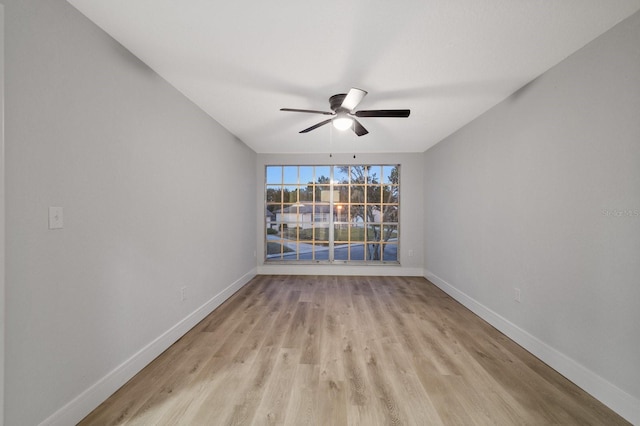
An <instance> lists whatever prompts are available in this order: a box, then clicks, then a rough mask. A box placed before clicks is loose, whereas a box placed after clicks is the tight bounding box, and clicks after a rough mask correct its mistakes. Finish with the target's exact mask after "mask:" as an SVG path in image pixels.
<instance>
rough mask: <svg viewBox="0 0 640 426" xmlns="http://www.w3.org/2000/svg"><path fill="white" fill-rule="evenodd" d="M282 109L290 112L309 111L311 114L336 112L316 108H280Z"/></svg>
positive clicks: (331, 113)
mask: <svg viewBox="0 0 640 426" xmlns="http://www.w3.org/2000/svg"><path fill="white" fill-rule="evenodd" d="M280 111H288V112H308V113H311V114H324V115H333V114H335V113H334V112H329V111H316V110H315V109H297V108H280Z"/></svg>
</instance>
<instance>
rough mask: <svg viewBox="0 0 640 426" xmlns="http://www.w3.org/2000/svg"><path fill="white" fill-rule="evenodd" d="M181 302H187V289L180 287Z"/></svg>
mask: <svg viewBox="0 0 640 426" xmlns="http://www.w3.org/2000/svg"><path fill="white" fill-rule="evenodd" d="M180 300H181V301H183V302H184V301H185V300H187V288H186V287H180Z"/></svg>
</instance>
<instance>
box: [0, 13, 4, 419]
mask: <svg viewBox="0 0 640 426" xmlns="http://www.w3.org/2000/svg"><path fill="white" fill-rule="evenodd" d="M4 257H5V251H4V5H2V4H0V425H2V424H3V419H4V316H5V315H4V301H5V295H4V263H5V261H4Z"/></svg>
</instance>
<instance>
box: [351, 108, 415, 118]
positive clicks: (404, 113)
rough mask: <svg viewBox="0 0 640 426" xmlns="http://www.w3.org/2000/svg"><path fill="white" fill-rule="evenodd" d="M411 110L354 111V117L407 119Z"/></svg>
mask: <svg viewBox="0 0 640 426" xmlns="http://www.w3.org/2000/svg"><path fill="white" fill-rule="evenodd" d="M410 113H411V110H408V109H374V110H369V111H356V112H355V113H354V115H355V116H356V117H399V118H407V117H408V116H409V114H410Z"/></svg>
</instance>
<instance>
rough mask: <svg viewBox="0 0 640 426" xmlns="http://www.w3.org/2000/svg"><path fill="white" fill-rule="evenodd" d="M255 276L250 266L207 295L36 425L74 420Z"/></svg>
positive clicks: (58, 423)
mask: <svg viewBox="0 0 640 426" xmlns="http://www.w3.org/2000/svg"><path fill="white" fill-rule="evenodd" d="M255 276H256V269H255V268H253V269H252V270H251V271H249V272H247V273H246V274H245V275H243V276H242V277H240V278H239V279H237V280H236V281H235V282H233V283H232V284H230V285H229V286H228V287H227V288H225V289H224V290H222V291H221V292H220V293H218V294H217V295H215V296H214V297H212V298H211V299H209V301H207V302H206V303H204V304H203V305H202V306H200V307H199V308H198V309H196V310H195V311H193V312H192V313H191V314H189V315H188V316H187V317H185V318H184V319H183V320H181V321H180V322H178V323H177V324H176V325H174V326H173V327H171V328H170V329H169V330H167V331H166V332H164V333H163V334H162V335H160V336H159V337H158V338H156V339H155V340H154V341H152V342H151V343H149V344H148V345H147V346H145V347H144V348H142V349H140V351H138V352H137V353H136V354H135V355H133V356H132V357H131V358H129V359H128V360H126V361H125V362H123V363H122V364H120V365H119V366H118V367H116V368H115V369H114V370H113V371H111V372H110V373H109V374H107V375H106V376H104V377H103V378H102V379H100V380H98V382H96V383H95V384H93V385H92V386H90V387H89V388H88V389H86V390H85V391H84V392H82V393H81V394H80V395H78V396H77V397H76V398H74V399H73V400H71V401H70V402H69V403H67V404H66V405H65V406H63V407H62V408H60V409H59V410H58V411H56V412H55V413H53V414H52V415H51V416H49V417H48V418H47V419H46V420H44V421H43V422H42V423H40V426H49V425H52V426H53V425H71V424H77V423H78V422H79V421H80V420H82V419H83V418H84V417H86V416H87V415H88V414H89V413H90V412H91V411H93V410H94V409H95V408H96V407H97V406H98V405H100V404H101V403H102V402H103V401H104V400H105V399H107V398H108V397H109V396H110V395H111V394H113V393H114V392H115V391H116V390H118V389H119V388H120V387H121V386H122V385H124V384H125V383H126V382H127V381H129V379H131V378H132V377H133V376H135V375H136V374H137V373H138V372H140V370H142V369H143V368H144V367H145V366H147V365H148V364H149V363H150V362H151V361H153V360H154V359H155V358H156V357H158V355H160V354H161V353H162V352H164V351H165V350H166V349H167V348H168V347H169V346H171V345H172V344H174V343H175V342H176V341H177V340H178V339H179V338H180V337H182V336H183V335H184V334H185V333H186V332H188V331H189V330H191V329H192V328H193V327H194V326H195V325H196V324H198V323H199V322H200V321H202V320H203V319H204V318H205V317H206V316H207V315H209V314H210V313H211V312H212V311H213V310H214V309H215V308H217V307H218V306H220V305H221V304H222V302H224V301H225V300H227V299H228V298H229V297H231V296H232V295H233V294H234V293H235V292H236V291H238V290H240V289H241V288H242V287H243V286H244V285H245V284H246V283H248V282H249V281H250V280H251V279H252V278H253V277H255Z"/></svg>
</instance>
